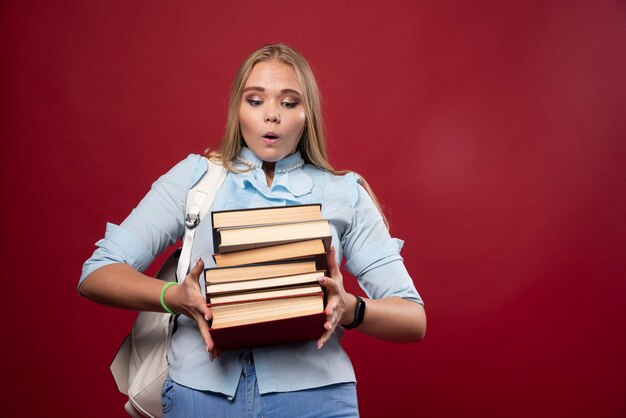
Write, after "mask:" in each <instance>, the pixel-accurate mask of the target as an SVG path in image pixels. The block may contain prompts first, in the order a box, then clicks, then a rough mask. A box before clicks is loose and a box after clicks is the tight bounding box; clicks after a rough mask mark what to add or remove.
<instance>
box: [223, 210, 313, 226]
mask: <svg viewBox="0 0 626 418" xmlns="http://www.w3.org/2000/svg"><path fill="white" fill-rule="evenodd" d="M321 218H322V205H321V204H309V205H291V206H270V207H265V208H250V209H233V210H221V211H214V212H211V221H212V224H213V228H227V227H232V226H246V225H264V224H275V223H290V222H302V221H314V220H318V219H321Z"/></svg>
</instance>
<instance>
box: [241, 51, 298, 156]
mask: <svg viewBox="0 0 626 418" xmlns="http://www.w3.org/2000/svg"><path fill="white" fill-rule="evenodd" d="M305 120H306V117H305V112H304V106H303V104H302V92H301V90H300V84H299V83H298V77H297V76H296V73H295V71H294V70H293V69H292V68H291V67H290V66H289V65H287V64H284V63H282V62H280V61H276V60H271V61H262V62H259V63H257V64H256V65H255V66H254V67H253V68H252V71H251V72H250V76H249V77H248V80H247V81H246V84H245V86H244V89H243V94H242V96H241V103H240V104H239V126H240V127H241V133H242V135H243V139H244V141H245V143H246V145H247V146H248V148H249V149H250V150H251V151H252V152H254V154H255V155H256V156H257V157H259V158H260V159H261V160H263V161H267V162H276V161H279V160H281V159H283V158H285V157H286V156H288V155H290V154H293V153H294V152H295V151H296V148H297V147H298V142H299V141H300V137H301V136H302V131H303V130H304V123H305Z"/></svg>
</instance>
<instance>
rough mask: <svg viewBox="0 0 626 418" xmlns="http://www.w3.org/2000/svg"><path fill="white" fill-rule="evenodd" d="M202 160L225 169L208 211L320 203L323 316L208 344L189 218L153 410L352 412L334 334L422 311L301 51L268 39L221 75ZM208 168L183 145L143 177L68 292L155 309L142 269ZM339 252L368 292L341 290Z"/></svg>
mask: <svg viewBox="0 0 626 418" xmlns="http://www.w3.org/2000/svg"><path fill="white" fill-rule="evenodd" d="M206 156H207V157H208V158H211V159H214V160H219V161H220V162H222V164H223V165H224V166H225V167H226V168H227V169H228V174H227V176H226V179H225V181H224V184H223V185H222V186H221V187H220V189H219V190H218V192H217V194H216V197H215V200H214V202H213V206H212V210H226V209H239V208H251V207H264V206H283V205H293V204H308V203H321V204H322V208H323V216H324V218H327V219H330V220H331V222H330V225H331V230H332V235H333V239H332V243H333V250H332V251H331V253H330V257H329V268H330V277H324V278H321V279H320V284H321V285H322V286H324V287H325V288H326V289H327V295H328V296H327V307H326V311H325V313H326V316H327V320H326V323H325V325H324V328H325V332H323V334H322V335H320V337H319V339H318V340H316V341H310V342H306V343H296V344H288V345H278V346H271V347H251V348H250V349H245V350H233V351H225V352H222V353H219V347H215V345H214V343H213V340H212V339H211V335H210V332H209V328H208V323H207V319H209V318H211V311H210V309H209V308H208V307H207V305H206V300H205V297H204V295H203V293H202V292H201V290H200V289H201V288H202V279H201V278H200V276H201V272H202V270H203V268H204V267H205V264H204V262H203V260H205V261H206V262H207V266H210V265H211V264H210V263H211V260H212V257H211V249H212V235H211V233H210V228H200V229H199V230H198V231H197V232H196V237H195V241H196V242H197V244H196V245H195V246H194V248H195V250H194V253H193V254H192V265H194V267H193V268H192V269H191V271H190V273H189V274H188V275H187V277H186V278H185V280H184V281H183V282H182V283H181V284H180V285H176V286H171V287H169V288H168V290H167V292H166V293H165V296H164V303H165V305H166V306H167V307H168V308H169V309H170V310H172V311H174V312H177V313H180V314H181V315H180V316H179V318H178V327H177V331H176V333H175V334H174V336H173V339H172V347H171V351H170V353H169V355H168V360H169V363H170V374H169V377H168V378H167V380H166V382H165V385H164V387H163V394H162V401H163V408H164V415H165V416H166V417H190V416H212V417H248V416H250V417H260V416H266V417H295V416H298V417H330V416H341V417H356V416H358V415H359V412H358V404H357V396H356V387H355V384H356V379H355V375H354V371H353V369H352V365H351V363H350V360H349V358H348V356H347V355H346V353H345V351H344V350H343V348H342V347H341V344H340V342H339V339H340V336H341V335H342V334H343V332H344V328H348V329H355V330H356V331H360V332H363V333H365V334H368V335H372V336H375V337H378V338H382V339H385V340H389V341H395V342H409V341H418V340H420V339H422V338H423V336H424V334H425V331H426V316H425V312H424V309H423V303H422V300H421V298H420V296H419V294H418V293H417V291H416V289H415V287H414V285H413V281H412V280H411V277H410V276H409V274H408V273H407V271H406V268H405V266H404V264H403V261H402V258H401V257H400V254H399V253H400V248H401V241H399V240H396V239H394V238H391V237H390V235H389V232H388V228H387V224H386V220H385V218H384V216H383V215H382V213H381V211H380V208H379V206H378V203H377V201H376V198H375V197H374V195H373V193H372V192H371V190H370V189H369V187H368V186H367V183H365V181H364V180H363V179H362V178H360V177H359V176H358V175H356V174H355V173H350V172H337V171H335V170H334V169H333V168H332V166H331V165H330V163H329V162H328V159H327V155H326V147H325V143H324V136H323V131H322V119H321V110H320V99H319V91H318V88H317V84H316V82H315V78H314V76H313V73H312V71H311V69H310V67H309V65H308V63H307V62H306V60H305V59H304V58H303V57H302V55H300V54H299V53H298V52H297V51H295V50H294V49H293V48H290V47H288V46H286V45H282V44H277V45H267V46H264V47H262V48H260V49H258V50H256V51H254V52H253V53H252V54H251V55H250V56H249V57H248V58H246V60H245V61H244V62H243V63H242V65H241V67H240V68H239V71H238V73H237V77H236V79H235V82H234V84H233V88H232V92H231V97H230V104H229V110H228V123H227V127H226V132H225V134H224V137H223V140H222V141H221V143H220V146H219V148H218V149H215V150H212V151H208V152H207V153H206ZM206 171H207V164H206V161H205V160H204V159H203V158H202V157H201V156H199V155H190V156H189V157H187V158H186V159H185V160H183V161H181V162H180V163H178V164H177V165H176V166H175V167H173V168H172V169H171V170H170V171H169V172H168V173H166V174H165V175H163V176H162V177H161V178H159V179H158V180H157V181H156V182H155V183H154V184H153V187H152V189H151V190H150V191H149V192H148V194H147V195H146V196H145V197H144V198H143V200H142V201H141V202H140V203H139V205H138V206H137V208H135V210H133V212H132V213H131V214H130V215H129V216H128V218H126V220H124V222H122V224H121V225H119V226H117V225H113V224H108V225H107V231H106V234H105V237H104V238H103V239H102V240H100V241H99V242H98V243H97V245H98V248H97V249H96V251H95V252H94V254H93V255H92V257H91V258H90V259H89V260H87V261H86V263H85V265H84V267H83V273H82V275H81V278H80V282H79V292H80V294H81V295H83V296H85V297H88V298H90V299H92V300H94V301H96V302H99V303H103V304H106V305H111V306H115V307H120V308H127V309H135V310H149V311H160V312H163V311H164V307H163V306H162V304H161V302H160V295H161V290H162V288H163V282H162V281H160V280H156V279H154V278H151V277H148V276H146V275H144V274H143V273H142V272H143V271H144V270H145V269H146V268H147V267H148V266H149V265H150V263H151V262H152V261H153V260H154V258H155V256H156V255H158V254H159V253H161V252H162V251H164V250H165V249H166V248H167V247H168V246H169V245H172V244H174V242H175V241H176V239H177V238H179V237H180V236H182V234H183V232H184V215H185V214H184V207H185V199H186V194H187V191H188V190H189V189H190V188H191V187H192V186H193V185H194V184H195V183H196V182H197V181H198V179H199V178H201V177H202V176H203V175H204V174H205V173H206ZM342 259H345V260H346V265H345V267H346V269H347V270H348V271H350V273H351V274H353V275H354V276H355V277H356V278H357V279H358V281H359V284H360V286H361V287H362V288H363V289H364V291H365V292H366V294H367V296H368V298H367V299H366V298H359V297H357V296H355V295H351V294H348V293H347V292H346V291H345V290H344V287H343V279H342V276H341V273H340V271H339V268H338V267H337V266H338V265H339V264H340V262H341V260H342ZM357 306H358V310H357ZM363 310H364V315H363V316H362V315H357V317H355V314H356V312H357V311H358V312H362V311H363ZM218 354H219V355H218Z"/></svg>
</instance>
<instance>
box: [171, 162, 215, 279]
mask: <svg viewBox="0 0 626 418" xmlns="http://www.w3.org/2000/svg"><path fill="white" fill-rule="evenodd" d="M206 161H207V164H208V171H207V172H206V173H205V174H204V175H203V176H202V178H201V179H200V180H198V182H197V183H196V185H195V186H193V187H192V188H191V190H189V193H187V206H186V212H187V213H186V215H185V235H184V237H183V248H182V251H181V254H180V258H179V260H178V268H177V270H176V279H177V281H178V282H179V283H180V282H182V281H183V280H185V276H186V275H187V272H188V271H189V267H190V263H191V248H192V247H193V238H194V236H195V234H196V227H197V226H198V224H199V223H200V221H201V220H202V218H204V216H205V215H206V214H207V212H208V211H209V208H210V207H211V204H212V203H213V199H214V198H215V193H216V192H217V189H219V188H220V186H221V185H222V183H223V182H224V179H225V178H226V169H225V168H224V167H223V166H222V165H221V164H217V163H215V162H213V161H211V160H209V159H206Z"/></svg>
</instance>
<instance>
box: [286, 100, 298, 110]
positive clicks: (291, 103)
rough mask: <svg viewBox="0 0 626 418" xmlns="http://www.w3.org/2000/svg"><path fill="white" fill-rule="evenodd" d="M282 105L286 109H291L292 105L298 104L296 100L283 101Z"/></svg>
mask: <svg viewBox="0 0 626 418" xmlns="http://www.w3.org/2000/svg"><path fill="white" fill-rule="evenodd" d="M283 106H284V107H286V108H287V109H293V108H294V107H296V106H298V102H283Z"/></svg>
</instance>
